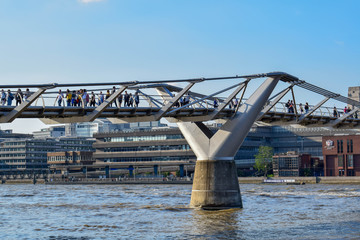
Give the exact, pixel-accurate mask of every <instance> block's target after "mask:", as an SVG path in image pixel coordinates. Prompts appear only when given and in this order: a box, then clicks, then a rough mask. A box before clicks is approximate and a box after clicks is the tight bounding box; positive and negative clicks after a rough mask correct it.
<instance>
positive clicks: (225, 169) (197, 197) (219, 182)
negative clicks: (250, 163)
mask: <svg viewBox="0 0 360 240" xmlns="http://www.w3.org/2000/svg"><path fill="white" fill-rule="evenodd" d="M190 205H191V206H193V207H201V208H203V209H224V208H242V200H241V194H240V187H239V182H238V177H237V172H236V166H235V162H234V160H230V161H229V160H198V161H196V165H195V175H194V179H193V188H192V194H191V202H190Z"/></svg>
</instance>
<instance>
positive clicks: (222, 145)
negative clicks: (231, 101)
mask: <svg viewBox="0 0 360 240" xmlns="http://www.w3.org/2000/svg"><path fill="white" fill-rule="evenodd" d="M280 77H281V76H275V77H269V78H267V79H266V80H265V81H264V82H263V83H262V85H261V86H260V87H259V88H258V89H257V90H256V91H255V92H254V93H253V94H252V95H251V97H250V98H249V99H248V100H247V101H246V102H245V103H244V104H242V105H241V106H240V108H239V110H238V112H237V113H236V114H235V115H234V116H233V117H232V118H230V119H228V120H227V121H226V123H225V124H224V125H223V126H222V127H221V128H220V129H219V130H218V131H217V132H216V133H213V132H212V131H211V130H210V129H209V128H207V126H205V125H204V124H203V123H202V122H178V123H177V124H178V126H179V128H180V130H181V132H182V134H183V135H184V137H185V138H186V140H187V142H188V143H189V145H190V146H191V148H192V150H193V151H194V153H195V155H196V157H197V161H196V166H195V175H194V180H193V188H192V194H191V202H190V205H191V206H193V207H200V208H203V209H222V208H242V199H241V193H240V187H239V182H238V177H237V169H236V165H235V161H234V156H235V154H236V152H237V151H238V149H239V147H240V146H241V144H242V143H243V141H244V139H245V137H246V135H247V134H248V132H249V131H250V128H251V126H252V125H253V124H254V122H255V121H256V119H257V117H258V115H259V113H260V112H261V110H262V109H263V107H264V105H265V104H266V102H267V101H268V98H269V97H270V94H271V93H272V91H273V89H274V88H275V86H276V84H277V83H278V81H279V79H280Z"/></svg>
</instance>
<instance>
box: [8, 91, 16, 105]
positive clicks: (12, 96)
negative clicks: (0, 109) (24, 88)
mask: <svg viewBox="0 0 360 240" xmlns="http://www.w3.org/2000/svg"><path fill="white" fill-rule="evenodd" d="M13 99H14V95H13V94H12V93H11V91H10V89H9V90H8V93H7V98H6V101H7V105H8V106H11V104H12V100H13Z"/></svg>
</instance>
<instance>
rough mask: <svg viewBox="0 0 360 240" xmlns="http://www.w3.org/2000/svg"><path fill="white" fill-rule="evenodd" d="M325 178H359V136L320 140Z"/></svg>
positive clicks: (330, 137) (329, 137) (328, 137)
mask: <svg viewBox="0 0 360 240" xmlns="http://www.w3.org/2000/svg"><path fill="white" fill-rule="evenodd" d="M322 145H323V155H324V171H325V176H360V135H342V136H324V137H323V138H322Z"/></svg>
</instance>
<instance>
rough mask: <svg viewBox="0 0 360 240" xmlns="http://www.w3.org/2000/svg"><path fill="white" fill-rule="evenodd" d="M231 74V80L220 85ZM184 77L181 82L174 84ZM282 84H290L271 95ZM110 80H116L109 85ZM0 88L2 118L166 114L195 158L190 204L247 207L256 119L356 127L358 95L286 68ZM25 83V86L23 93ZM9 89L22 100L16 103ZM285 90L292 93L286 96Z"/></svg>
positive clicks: (151, 117) (131, 118) (118, 118)
mask: <svg viewBox="0 0 360 240" xmlns="http://www.w3.org/2000/svg"><path fill="white" fill-rule="evenodd" d="M264 78H266V79H265V80H263V81H262V79H264ZM213 81H219V83H218V84H217V85H216V89H219V86H221V89H220V90H218V91H216V92H214V93H211V94H208V93H207V94H202V93H198V92H197V91H191V89H192V88H196V87H198V88H197V89H199V90H200V91H201V92H208V90H209V89H211V86H212V82H213ZM228 81H231V84H233V85H231V86H228V87H223V86H225V84H226V83H228ZM184 83H185V86H184V87H178V86H174V84H184ZM250 83H259V86H256V87H255V90H254V89H253V88H251V87H249V85H250ZM281 85H285V87H284V88H282V89H281V90H280V91H278V92H277V93H276V94H273V95H272V93H273V92H274V91H275V89H276V88H277V87H279V86H281ZM109 86H113V87H112V88H111V87H110V89H109ZM0 88H5V91H6V89H8V90H7V91H6V92H7V93H8V94H7V95H6V94H5V91H2V92H1V96H2V100H1V101H2V105H3V106H1V107H0V123H7V122H12V121H13V120H14V119H16V118H39V119H41V120H42V121H43V122H45V123H49V124H55V123H72V122H91V121H94V120H95V119H96V118H108V119H110V120H111V121H113V122H115V123H116V122H118V123H121V122H140V121H157V120H160V119H161V118H166V119H167V120H168V121H169V122H176V123H177V125H178V127H179V129H180V131H181V132H182V134H183V135H184V137H185V139H186V140H187V142H188V143H189V145H190V147H191V149H192V150H193V152H194V153H195V155H196V157H197V161H196V165H195V175H194V181H193V189H192V195H191V203H190V204H191V205H192V206H195V207H201V208H207V209H214V208H215V209H218V208H233V207H240V208H241V207H242V200H241V194H240V188H239V182H238V178H237V171H236V166H235V162H234V156H235V154H236V152H237V151H238V149H239V147H240V146H241V144H242V142H243V141H244V139H245V137H246V136H247V134H248V132H249V130H250V128H251V126H252V125H253V124H254V122H255V121H262V122H265V123H269V124H275V125H282V124H300V125H305V126H323V127H332V128H343V127H348V128H356V127H358V126H359V119H358V116H357V112H358V110H359V107H360V102H358V101H354V100H352V99H349V98H347V97H344V96H341V95H340V94H336V93H333V92H331V91H328V90H326V89H323V88H321V87H318V86H315V85H313V84H310V83H307V82H305V81H303V80H300V79H298V78H297V77H294V76H292V75H290V74H287V73H283V72H271V73H262V74H254V75H245V76H238V75H236V76H231V77H218V78H196V79H182V80H165V81H142V82H139V81H135V82H118V83H81V84H80V83H75V84H74V83H73V84H47V85H3V86H0ZM21 88H22V89H24V88H25V89H27V90H26V91H25V93H23V92H22V91H21V90H20V89H21ZM75 88H76V89H75ZM79 88H81V89H79ZM85 88H86V90H85ZM294 88H302V90H306V91H308V92H309V93H312V94H316V95H317V96H320V99H321V101H319V102H318V103H313V104H311V103H310V105H309V104H306V105H302V104H299V103H297V101H296V100H297V99H296V94H295V91H294ZM16 89H18V90H16ZM30 89H31V90H30ZM248 89H252V91H250V92H252V93H251V95H250V96H249V97H248V98H245V93H246V92H247V91H248ZM54 90H55V91H54ZM103 91H104V92H105V91H106V93H107V94H106V97H105V95H104V94H103ZM64 92H65V93H66V95H64V94H63V93H64ZM89 94H90V95H89ZM132 94H134V95H132ZM221 94H226V95H227V96H226V97H222V95H221ZM305 94H306V93H305ZM12 95H15V100H16V105H17V106H12V105H13V102H12V100H13V97H12ZM288 95H290V96H291V97H290V98H291V100H288V101H287V102H286V101H281V100H282V99H283V98H284V97H286V96H288ZM140 97H141V98H142V100H141V101H140ZM309 99H311V98H309ZM328 101H330V102H331V101H335V102H337V104H339V105H340V104H341V106H344V105H346V109H344V111H339V110H338V109H340V108H337V107H336V106H334V107H324V104H325V103H326V102H328ZM349 109H350V110H349ZM211 120H218V121H222V123H223V124H222V126H221V127H220V128H219V129H218V130H217V132H213V131H211V130H210V129H209V128H208V127H207V126H206V125H205V124H204V123H203V122H206V121H211Z"/></svg>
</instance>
